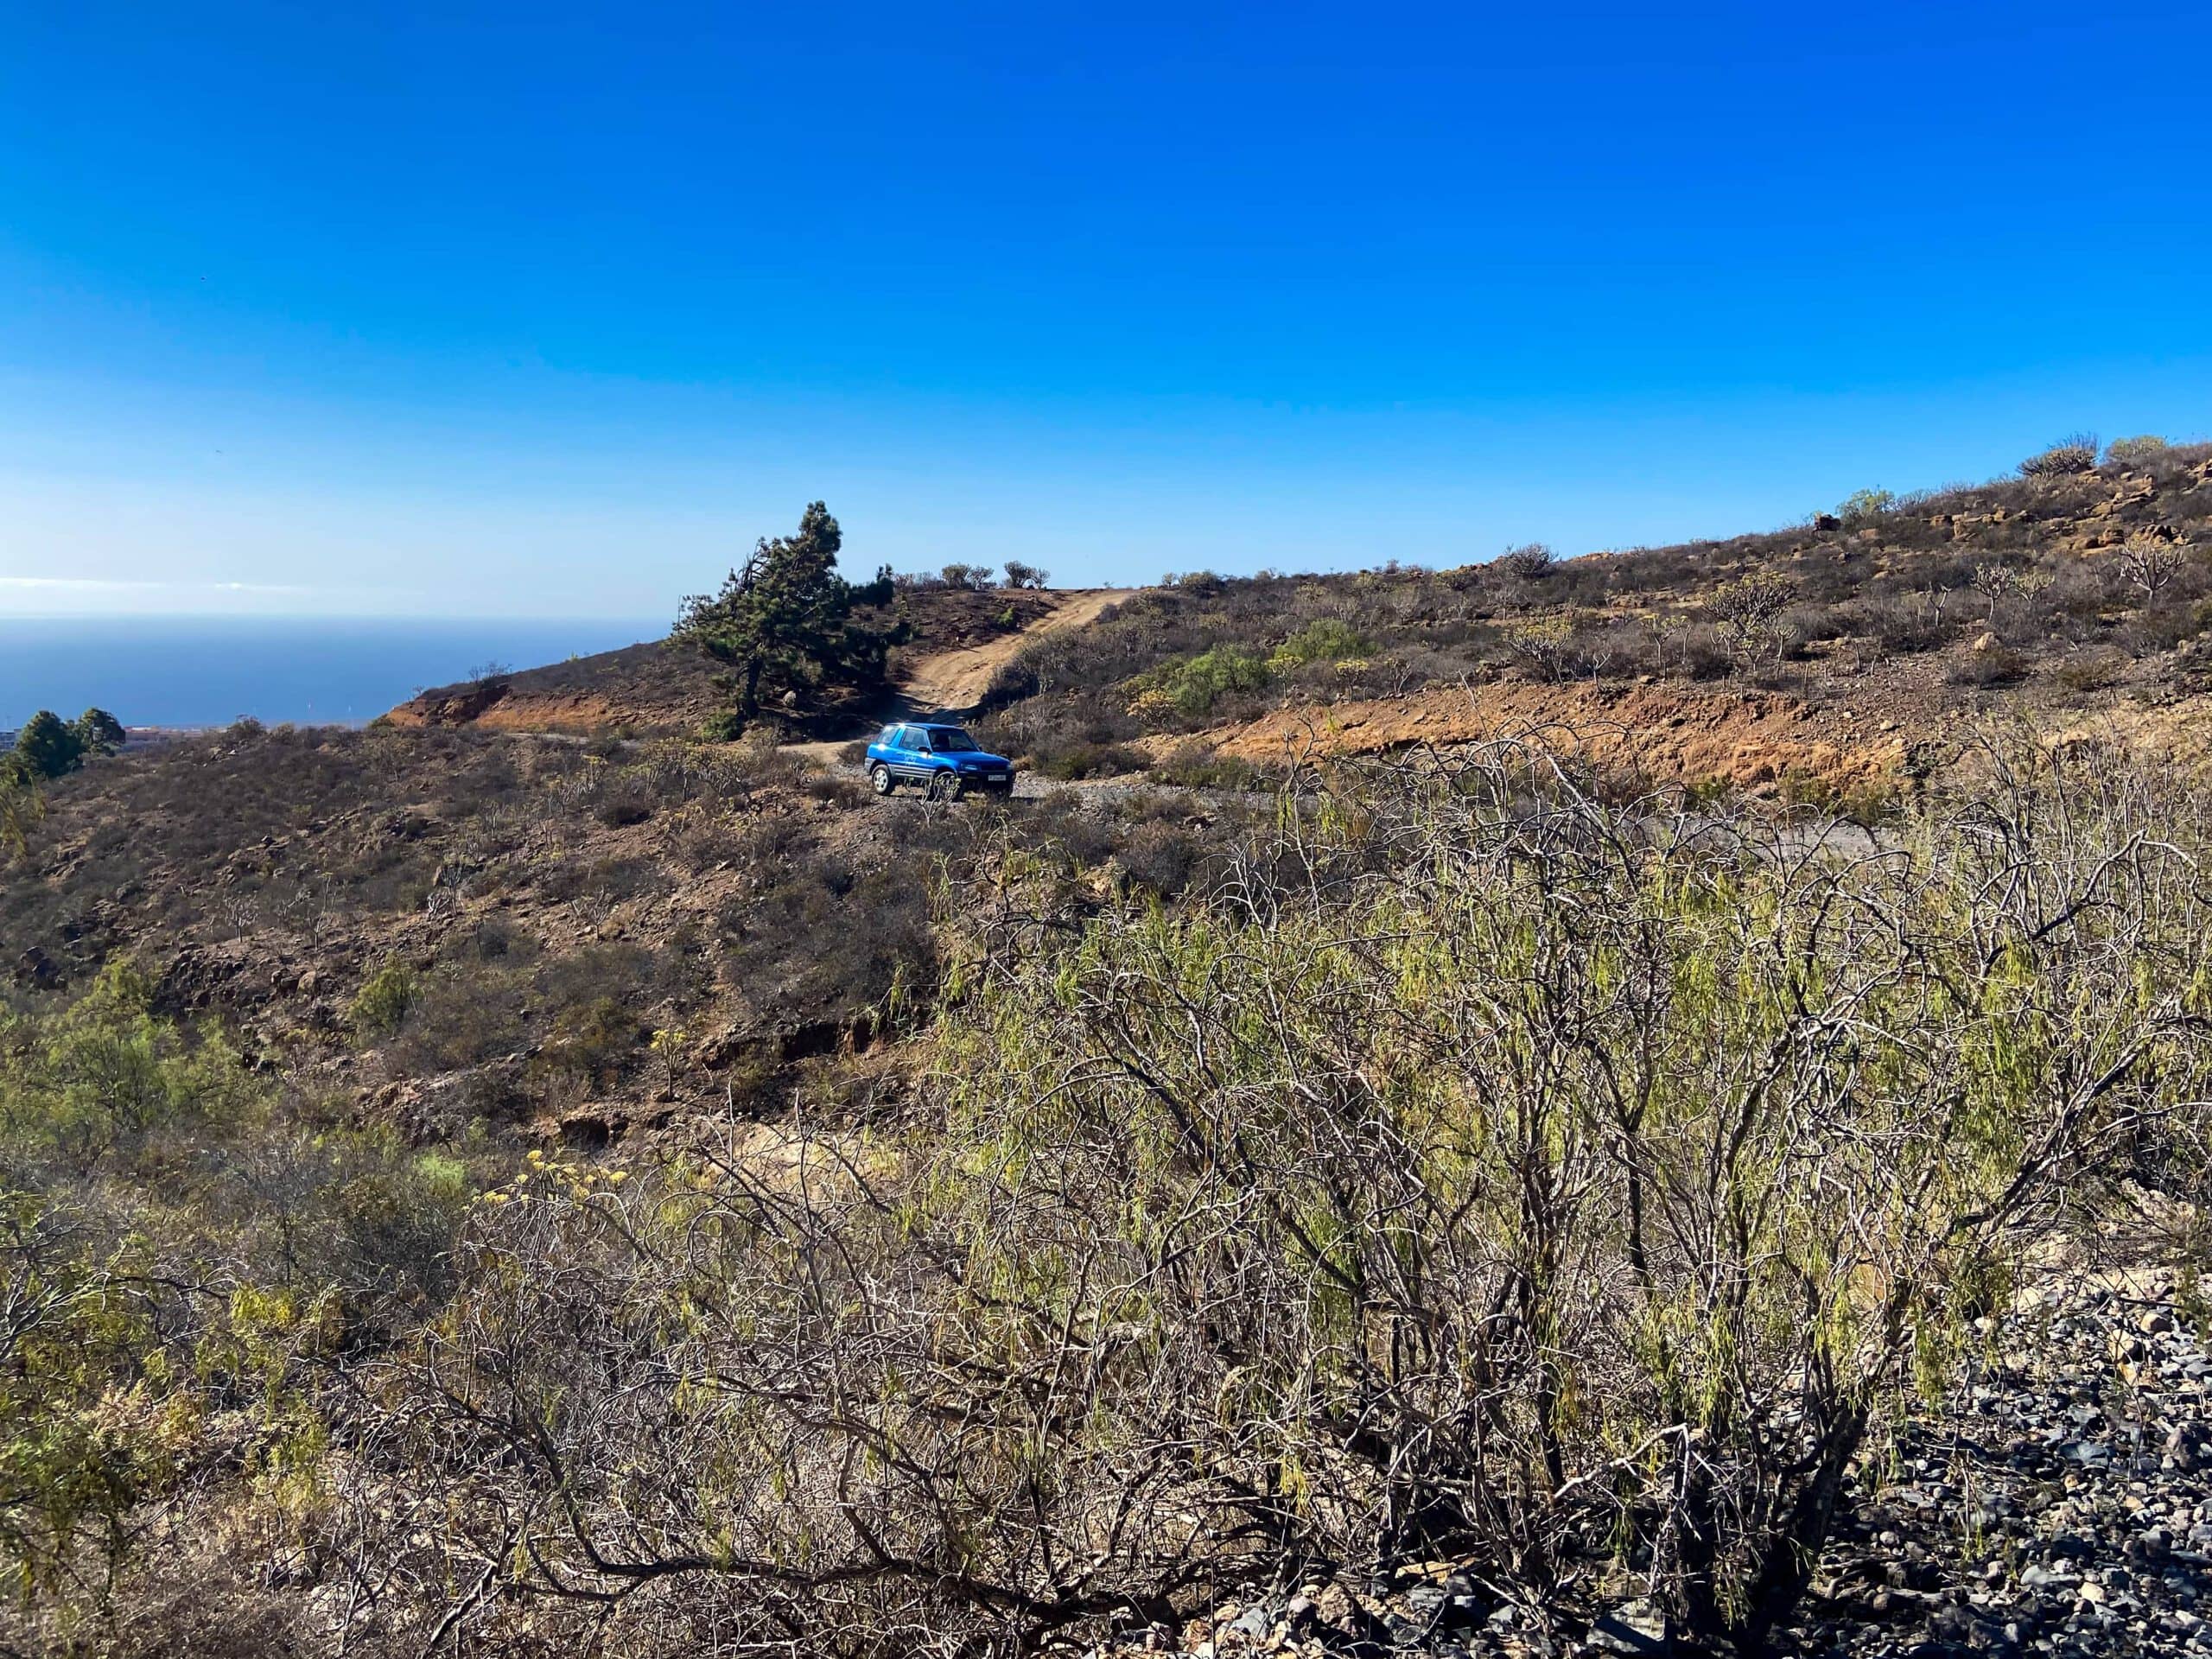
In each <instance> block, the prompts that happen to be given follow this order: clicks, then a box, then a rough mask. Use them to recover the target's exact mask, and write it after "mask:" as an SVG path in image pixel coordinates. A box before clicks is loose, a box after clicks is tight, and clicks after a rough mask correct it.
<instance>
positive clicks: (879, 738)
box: [868, 723, 1014, 800]
mask: <svg viewBox="0 0 2212 1659" xmlns="http://www.w3.org/2000/svg"><path fill="white" fill-rule="evenodd" d="M868 784H869V786H870V787H872V788H873V789H874V791H875V792H876V793H877V794H879V795H888V794H889V793H891V791H893V790H894V789H896V788H898V787H899V785H901V784H919V785H922V786H923V787H924V788H925V789H926V790H928V791H929V792H930V793H931V795H932V796H944V797H946V798H950V799H952V800H958V799H959V798H960V797H961V796H963V794H965V793H967V792H968V791H969V790H971V789H972V790H976V791H981V792H982V793H983V794H986V795H998V796H1007V795H1011V794H1013V793H1014V762H1013V761H1011V760H1007V758H1006V757H1005V756H1004V755H1002V754H991V753H987V752H986V751H984V750H982V749H979V748H977V747H976V740H975V739H974V738H972V737H970V736H969V735H968V734H967V733H965V732H963V731H962V730H961V729H960V728H959V727H957V726H931V725H922V724H917V723H908V724H906V725H899V726H887V727H885V728H883V729H882V730H881V731H880V732H879V733H877V734H876V738H875V741H874V742H873V743H871V744H869V745H868Z"/></svg>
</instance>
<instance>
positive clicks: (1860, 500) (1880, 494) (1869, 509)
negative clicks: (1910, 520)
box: [1835, 490, 1897, 525]
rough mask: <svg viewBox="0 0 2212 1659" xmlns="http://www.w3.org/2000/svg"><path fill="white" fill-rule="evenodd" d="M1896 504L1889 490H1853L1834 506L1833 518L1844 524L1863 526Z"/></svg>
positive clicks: (1893, 493)
mask: <svg viewBox="0 0 2212 1659" xmlns="http://www.w3.org/2000/svg"><path fill="white" fill-rule="evenodd" d="M1896 505H1897V494H1896V493H1895V492H1894V491H1891V490H1853V492H1852V493H1850V494H1849V495H1847V496H1846V497H1844V498H1843V499H1842V500H1841V501H1840V502H1838V503H1837V504H1836V509H1835V516H1836V517H1837V518H1840V519H1842V520H1843V522H1844V523H1845V524H1850V525H1858V524H1866V523H1868V522H1870V521H1871V520H1873V519H1876V518H1880V517H1881V516H1882V515H1883V514H1884V513H1885V512H1889V511H1890V510H1891V508H1893V507H1894V506H1896Z"/></svg>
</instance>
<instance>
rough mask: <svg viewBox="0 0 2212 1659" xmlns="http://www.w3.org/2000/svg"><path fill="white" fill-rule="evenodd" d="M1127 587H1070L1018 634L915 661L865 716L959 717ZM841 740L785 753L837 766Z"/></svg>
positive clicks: (1124, 594)
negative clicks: (1045, 643)
mask: <svg viewBox="0 0 2212 1659" xmlns="http://www.w3.org/2000/svg"><path fill="white" fill-rule="evenodd" d="M1135 591H1136V590H1135V588H1070V589H1068V590H1067V591H1065V593H1058V594H1054V595H1053V598H1054V599H1055V600H1056V601H1058V603H1057V604H1055V605H1054V606H1053V607H1052V609H1051V610H1050V611H1048V612H1046V613H1045V614H1044V615H1043V616H1040V617H1039V618H1038V619H1037V620H1035V621H1034V622H1032V623H1031V624H1030V625H1029V626H1027V627H1026V628H1023V629H1021V630H1020V632H1014V633H1008V634H1003V635H1001V636H1000V637H999V638H998V639H987V640H985V641H984V642H983V643H982V645H965V646H963V647H962V648H960V649H959V650H957V651H946V652H938V654H937V655H936V656H934V657H925V658H922V659H921V660H920V661H919V662H918V663H915V664H913V665H912V667H910V668H909V669H908V670H907V671H906V677H904V678H903V679H902V680H900V682H899V684H898V685H897V687H895V688H894V690H893V694H892V696H890V697H889V698H888V699H887V701H886V702H884V703H883V704H882V706H881V707H880V708H879V709H875V710H874V711H873V712H872V713H871V715H870V716H869V718H870V720H871V721H873V722H874V723H876V724H881V723H883V722H885V721H893V720H898V719H900V718H902V717H909V716H913V717H918V716H922V715H964V714H966V713H968V711H969V710H970V709H973V708H975V706H976V704H977V703H979V702H982V700H983V694H984V693H985V692H986V691H988V690H990V689H991V681H992V679H993V677H995V675H996V674H997V673H998V671H999V670H1001V668H1004V667H1005V666H1006V665H1007V664H1008V663H1010V662H1012V661H1013V660H1014V654H1015V653H1016V652H1019V651H1020V649H1021V648H1022V647H1023V646H1024V645H1027V644H1028V643H1029V642H1030V641H1031V640H1033V639H1037V638H1038V637H1039V636H1040V635H1042V634H1047V633H1052V632H1056V631H1057V630H1058V629H1061V628H1079V627H1081V626H1083V625H1084V623H1086V622H1093V621H1096V620H1097V619H1098V617H1099V615H1100V613H1102V612H1103V611H1104V610H1106V608H1107V607H1109V606H1112V605H1118V604H1120V603H1121V602H1122V601H1123V600H1125V599H1127V598H1128V596H1129V595H1130V594H1132V593H1134V592H1135ZM849 741H851V740H850V739H845V740H842V741H838V742H834V743H786V744H785V745H784V746H783V752H784V753H785V754H796V755H798V756H801V757H802V758H804V759H806V760H812V761H815V762H817V764H819V765H823V766H829V765H832V764H834V763H835V762H836V758H837V754H838V752H839V751H840V750H842V748H843V747H845V745H846V743H848V742H849Z"/></svg>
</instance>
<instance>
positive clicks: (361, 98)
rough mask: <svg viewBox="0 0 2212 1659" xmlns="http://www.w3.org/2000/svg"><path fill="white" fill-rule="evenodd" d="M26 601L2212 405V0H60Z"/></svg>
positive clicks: (25, 201)
mask: <svg viewBox="0 0 2212 1659" xmlns="http://www.w3.org/2000/svg"><path fill="white" fill-rule="evenodd" d="M0 19H4V25H5V27H4V32H3V34H0V41H3V42H4V43H0V611H9V612H16V613H22V612H29V611H37V610H49V611H72V612H79V613H81V612H97V611H101V610H238V609H248V610H264V611H283V612H343V613H402V614H407V613H432V614H467V613H510V614H517V615H548V616H550V615H584V614H596V615H603V616H614V615H620V616H641V615H642V616H651V615H658V614H662V613H666V612H667V611H668V610H669V609H670V608H671V607H672V606H673V604H674V602H675V601H676V599H677V596H678V595H680V594H683V592H685V591H688V590H692V589H696V588H702V587H706V586H710V585H712V583H713V582H715V580H716V579H717V578H718V576H719V575H720V573H721V569H724V568H725V567H726V566H727V564H728V562H729V560H730V558H731V556H733V555H734V553H735V552H736V551H737V550H740V549H741V548H742V547H744V546H746V545H747V544H749V543H750V542H751V540H752V538H753V537H754V536H755V535H758V534H760V533H761V532H763V531H776V530H779V529H782V528H785V527H786V526H788V525H790V524H792V523H793V522H795V520H796V518H797V517H798V512H799V509H800V508H801V506H802V505H804V503H805V502H807V501H808V500H810V499H814V498H817V497H821V498H824V499H827V500H828V501H829V504H830V506H831V508H832V510H833V511H835V512H836V513H837V514H838V515H839V517H840V518H842V520H843V521H844V524H845V527H846V532H847V547H848V563H849V564H852V565H856V566H860V567H862V568H866V567H869V566H872V565H873V564H874V563H877V562H878V561H880V560H881V561H889V562H891V563H894V564H897V565H899V566H900V567H901V568H907V567H913V566H925V565H926V566H934V565H937V564H940V563H944V562H945V561H946V560H948V559H953V558H968V559H985V560H990V561H994V562H995V561H997V560H1000V559H1003V558H1005V557H1007V556H1020V557H1023V558H1027V559H1029V560H1031V561H1032V562H1033V563H1042V564H1045V565H1046V566H1048V567H1050V568H1051V569H1052V570H1053V571H1054V572H1055V574H1056V575H1057V576H1058V578H1060V579H1061V580H1063V581H1065V582H1106V581H1111V582H1132V581H1140V580H1149V579H1152V578H1154V577H1155V576H1157V575H1158V574H1159V573H1160V571H1162V570H1164V569H1189V568H1192V567H1196V566H1199V565H1206V566H1211V567H1213V568H1216V569H1223V570H1249V569H1255V568H1258V567H1261V566H1267V565H1273V566H1276V567H1280V568H1283V569H1318V568H1338V567H1348V566H1357V565H1361V564H1365V563H1374V562H1376V561H1379V560H1382V559H1384V558H1389V557H1393V556H1395V557H1401V558H1410V559H1417V560H1422V561H1427V562H1437V563H1464V562H1465V561H1467V560H1470V559H1475V558H1481V557H1487V556H1491V555H1492V554H1494V553H1495V552H1497V550H1499V549H1500V548H1501V547H1503V546H1504V545H1506V544H1507V543H1510V542H1515V541H1519V540H1522V539H1526V538H1529V537H1540V538H1541V539H1544V540H1547V541H1549V542H1552V543H1554V544H1555V545H1557V546H1559V547H1560V549H1561V550H1564V551H1568V552H1580V551H1583V550H1589V549H1592V548H1598V547H1607V546H1618V545H1628V544H1632V543H1638V542H1657V541H1665V540H1671V539H1675V538H1678V537H1684V536H1688V535H1692V534H1700V533H1728V532H1732V531H1738V530H1742V529H1751V528H1763V527H1766V526H1769V525H1771V524H1776V523H1778V522H1781V521H1783V520H1785V519H1788V518H1793V517H1796V516H1797V515H1799V514H1801V513H1802V512H1805V511H1807V510H1808V509H1809V508H1812V507H1815V506H1817V505H1825V504H1827V503H1829V502H1832V501H1834V500H1835V499H1838V498H1840V497H1841V496H1842V495H1844V494H1845V493H1847V492H1849V491H1850V490H1852V489H1853V488H1856V487H1858V486H1862V485H1880V486H1889V487H1891V488H1899V489H1902V488H1908V487H1912V486H1920V485H1931V484H1936V483H1940V482H1942V481H1944V480H1948V479H1952V478H1955V477H1961V476H1969V477H1972V476H1986V475H1988V474H1993V473H1995V472H1998V471H1999V470H2002V469H2003V468H2005V467H2008V466H2009V465H2010V464H2011V463H2012V461H2016V460H2018V458H2019V456H2020V455H2021V454H2024V453H2026V452H2027V451H2028V450H2030V449H2031V448H2036V447H2038V446H2039V445H2041V444H2042V443H2044V442H2048V441H2050V439H2052V438H2054V437H2056V436H2058V435H2062V434H2063V433H2066V432H2069V431H2071V430H2073V429H2076V428H2081V427H2090V428H2096V429H2102V430H2103V431H2104V432H2105V434H2106V435H2107V436H2111V435H2119V434H2121V433H2133V432H2137V431H2155V432H2164V433H2166V434H2167V435H2202V434H2203V433H2205V432H2206V431H2207V429H2212V119H2208V97H2207V93H2206V91H2205V76H2206V69H2205V66H2206V65H2207V64H2208V63H2212V10H2209V9H2207V8H2206V7H2205V6H2204V5H2203V4H2202V0H2196V3H2192V4H2187V5H2179V4H2176V5H2163V4H2130V3H2120V4H2117V5H2112V6H2107V7H2092V6H2085V5H2082V4H2080V3H2078V0H2075V3H2070V4H2067V5H2063V6H2053V5H2044V4H2041V3H2034V0H2030V3H2018V4H2006V5H1989V6H1975V7H1957V6H1942V5H1937V6H1921V5H1911V6H1907V5H1892V6H1882V5H1861V6H1856V7H1847V6H1827V7H1808V6H1798V5H1788V4H1775V3H1761V4H1758V5H1755V6H1741V7H1703V8H1699V7H1692V8H1688V9H1682V8H1675V7H1664V6H1654V5H1649V4H1648V3H1647V4H1637V5H1633V6H1620V7H1613V6H1597V7H1582V8H1574V7H1564V6H1553V7H1529V6H1513V7H1467V6H1436V7H1407V6H1389V5H1382V6H1377V5H1359V6H1356V5H1346V4H1333V5H1328V6H1300V5H1273V6H1266V7H1262V6H1238V7H1226V6H1218V7H1217V6H1206V5H1197V6H1192V5H1189V4H1177V5H1173V6H1159V7H1153V6H1148V5H1147V6H1138V5H1131V4H1126V3H1124V4H1117V5H1112V6H1096V7H1076V6H1070V5H1062V4H1052V3H1029V4H1022V5H1006V6H1002V7H997V8H982V7H969V8H959V9H955V8H949V7H943V6H931V5H926V4H924V5H900V6H876V5H867V6H847V7H837V6H805V5H776V6H745V5H717V6H703V5H702V6H696V7H695V6H689V5H681V4H678V5H655V4H650V3H647V4H638V3H631V4H626V5H621V6H615V5H603V6H576V5H568V4H563V3H558V0H553V3H532V4H530V5H527V6H524V5H519V4H518V5H512V6H493V5H474V6H472V5H468V4H466V3H461V4H441V5H436V6H419V7H418V6H413V5H378V4H373V3H367V4H362V5H356V6H326V5H317V4H307V3H295V4H285V5H265V6H262V5H245V4H235V3H224V0H210V3H201V4H195V5H183V4H175V5H166V6H118V5H109V4H103V3H99V0H81V3H70V4H66V5H46V4H36V3H33V0H0Z"/></svg>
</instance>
